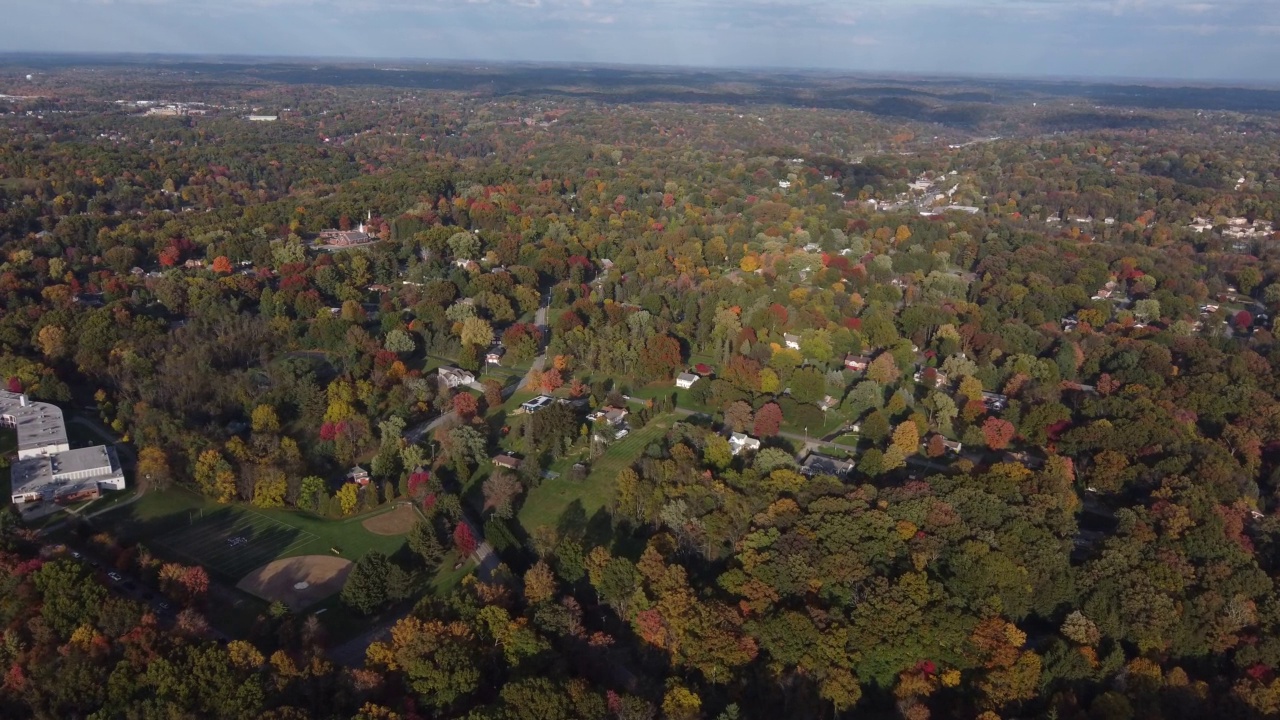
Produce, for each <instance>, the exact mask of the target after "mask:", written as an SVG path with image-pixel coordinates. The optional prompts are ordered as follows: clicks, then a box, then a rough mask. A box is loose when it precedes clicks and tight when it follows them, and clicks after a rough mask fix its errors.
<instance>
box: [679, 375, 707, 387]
mask: <svg viewBox="0 0 1280 720" xmlns="http://www.w3.org/2000/svg"><path fill="white" fill-rule="evenodd" d="M701 379H702V378H700V377H698V376H697V375H694V374H693V373H680V374H679V375H677V376H676V387H678V388H680V389H681V390H688V389H689V388H691V387H693V384H694V383H696V382H698V381H699V380H701Z"/></svg>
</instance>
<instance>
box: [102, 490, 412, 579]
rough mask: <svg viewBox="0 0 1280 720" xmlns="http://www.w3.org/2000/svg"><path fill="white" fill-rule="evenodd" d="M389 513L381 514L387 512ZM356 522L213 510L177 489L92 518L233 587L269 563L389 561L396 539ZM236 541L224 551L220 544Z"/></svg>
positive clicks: (246, 510) (356, 519) (282, 512)
mask: <svg viewBox="0 0 1280 720" xmlns="http://www.w3.org/2000/svg"><path fill="white" fill-rule="evenodd" d="M389 510H390V509H389V508H388V509H387V511H389ZM368 517H369V516H368V515H361V516H357V517H351V518H343V519H341V520H329V519H325V518H319V517H316V516H314V515H309V514H306V513H302V512H298V511H296V510H285V509H280V508H273V509H269V510H264V509H259V508H249V507H245V506H240V505H218V504H216V503H213V502H210V501H209V500H207V499H205V498H203V497H201V496H199V495H197V494H196V493H193V492H191V491H189V490H186V489H182V488H174V489H170V490H165V491H163V492H154V493H148V494H146V495H144V496H143V497H142V499H140V500H138V501H137V502H135V503H131V504H129V505H126V506H124V507H122V508H120V509H119V510H116V511H113V512H109V513H106V514H104V515H100V516H99V517H98V519H97V521H98V523H99V524H100V525H104V526H107V527H110V528H111V529H112V530H113V531H114V532H115V534H116V535H117V536H118V537H120V538H121V539H122V540H136V541H138V542H141V543H142V544H144V545H146V546H147V547H148V548H150V549H151V550H153V551H155V552H156V553H158V554H160V555H164V556H169V557H173V558H175V559H180V560H185V561H187V562H198V563H200V564H201V565H204V566H206V567H207V568H208V569H209V570H210V572H211V573H212V574H214V575H216V576H218V578H219V579H220V580H222V581H224V582H228V583H230V584H235V583H236V582H237V581H238V580H240V578H242V577H244V576H245V575H246V574H248V573H249V572H250V571H251V570H253V569H255V568H257V567H258V566H260V565H264V564H266V563H267V562H270V561H271V560H275V559H278V558H283V557H294V556H298V555H332V554H333V553H332V551H331V548H338V549H339V550H340V551H341V557H344V558H346V559H348V560H352V561H355V560H358V559H359V558H360V557H361V556H363V555H364V554H365V553H367V552H369V551H370V550H379V551H381V552H384V553H386V554H388V555H393V554H395V553H396V552H397V551H398V550H400V548H401V547H402V546H403V545H404V544H405V539H404V537H401V536H386V535H374V534H373V533H371V532H369V531H367V530H365V529H364V527H362V526H361V524H360V523H361V522H363V521H364V520H366V519H368ZM232 537H244V538H246V542H244V543H243V544H241V545H238V546H236V547H230V546H228V544H227V540H228V539H229V538H232Z"/></svg>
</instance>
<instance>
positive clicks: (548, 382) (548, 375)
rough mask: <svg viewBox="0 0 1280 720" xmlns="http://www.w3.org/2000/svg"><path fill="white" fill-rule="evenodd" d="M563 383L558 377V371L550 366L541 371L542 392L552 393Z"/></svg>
mask: <svg viewBox="0 0 1280 720" xmlns="http://www.w3.org/2000/svg"><path fill="white" fill-rule="evenodd" d="M563 384H564V380H562V379H561V378H560V371H559V370H556V369H555V368H552V369H550V370H548V371H546V372H544V373H542V383H541V385H542V392H545V393H552V392H555V391H556V390H557V389H559V388H560V386H561V385H563Z"/></svg>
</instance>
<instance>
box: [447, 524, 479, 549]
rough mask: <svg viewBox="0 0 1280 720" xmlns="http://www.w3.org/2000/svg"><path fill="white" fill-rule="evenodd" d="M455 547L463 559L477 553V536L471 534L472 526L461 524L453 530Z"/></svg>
mask: <svg viewBox="0 0 1280 720" xmlns="http://www.w3.org/2000/svg"><path fill="white" fill-rule="evenodd" d="M453 546H454V547H456V548H457V549H458V554H459V555H461V556H462V557H468V556H470V555H471V553H473V552H475V551H476V536H475V535H473V534H472V533H471V526H470V525H467V524H466V523H464V522H460V523H458V526H457V527H455V528H454V529H453Z"/></svg>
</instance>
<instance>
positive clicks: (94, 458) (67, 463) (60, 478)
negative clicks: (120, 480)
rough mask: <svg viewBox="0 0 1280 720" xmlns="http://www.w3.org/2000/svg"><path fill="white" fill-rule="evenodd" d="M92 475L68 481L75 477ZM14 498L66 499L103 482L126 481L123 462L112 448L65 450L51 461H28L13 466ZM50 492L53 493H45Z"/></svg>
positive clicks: (42, 458)
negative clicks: (23, 496)
mask: <svg viewBox="0 0 1280 720" xmlns="http://www.w3.org/2000/svg"><path fill="white" fill-rule="evenodd" d="M85 472H88V473H89V474H88V475H87V476H84V477H77V478H68V477H67V476H68V475H72V474H75V473H85ZM10 477H11V479H12V481H13V490H12V494H13V495H27V494H32V493H36V494H39V495H41V496H43V497H46V498H49V497H51V496H56V497H63V496H66V495H70V494H74V493H77V492H80V491H81V490H88V489H91V488H93V487H94V486H96V485H97V484H98V482H100V481H103V480H108V479H110V478H116V477H123V471H122V470H121V468H120V461H119V460H118V459H117V458H116V454H115V450H114V449H113V448H109V447H105V446H102V445H99V446H97V447H91V448H79V449H76V450H64V451H63V452H59V453H53V454H52V455H49V456H48V457H35V458H27V459H25V460H16V461H14V463H13V469H12V474H11V476H10ZM49 490H51V491H52V492H46V491H49Z"/></svg>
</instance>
